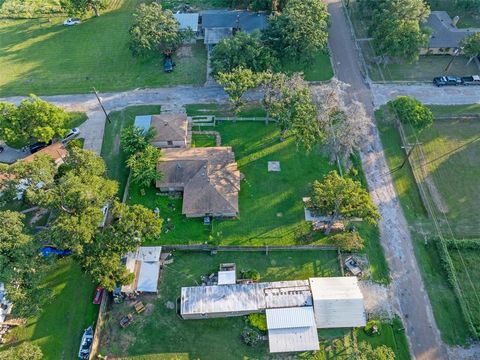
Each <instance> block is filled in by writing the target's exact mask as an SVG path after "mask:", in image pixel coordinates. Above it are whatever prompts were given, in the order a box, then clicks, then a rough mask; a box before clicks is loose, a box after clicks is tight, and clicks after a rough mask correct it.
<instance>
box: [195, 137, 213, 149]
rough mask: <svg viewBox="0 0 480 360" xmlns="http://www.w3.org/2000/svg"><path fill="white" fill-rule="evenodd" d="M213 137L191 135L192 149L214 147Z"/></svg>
mask: <svg viewBox="0 0 480 360" xmlns="http://www.w3.org/2000/svg"><path fill="white" fill-rule="evenodd" d="M215 145H216V142H215V136H213V135H204V134H193V135H192V147H211V146H215Z"/></svg>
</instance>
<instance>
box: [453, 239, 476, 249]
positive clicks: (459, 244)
mask: <svg viewBox="0 0 480 360" xmlns="http://www.w3.org/2000/svg"><path fill="white" fill-rule="evenodd" d="M445 242H446V244H447V248H448V249H449V250H456V249H459V250H480V239H462V240H457V239H448V240H446V241H445Z"/></svg>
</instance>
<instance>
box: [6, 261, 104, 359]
mask: <svg viewBox="0 0 480 360" xmlns="http://www.w3.org/2000/svg"><path fill="white" fill-rule="evenodd" d="M43 286H45V287H48V288H51V289H52V290H53V298H52V300H51V301H50V302H49V303H47V304H46V305H45V306H44V308H43V311H42V312H41V313H40V315H38V316H36V317H35V318H32V319H29V320H28V323H27V325H26V326H25V327H17V328H15V329H14V330H13V331H12V332H11V334H10V335H9V336H10V338H9V339H10V340H11V341H15V342H21V341H31V342H33V343H35V344H37V345H39V346H40V347H41V349H42V351H43V355H44V359H46V360H58V359H75V358H76V357H77V353H78V348H79V346H80V340H81V337H82V333H83V330H84V329H85V328H86V327H88V326H89V325H92V324H93V322H94V321H95V320H96V316H97V311H98V305H93V304H92V298H93V292H94V288H95V287H94V285H93V283H92V282H91V280H90V279H89V278H88V277H87V276H86V275H85V274H84V273H83V272H82V271H81V270H80V267H79V266H78V265H76V264H75V263H74V262H73V260H72V259H62V260H58V261H57V263H56V264H54V265H53V269H52V270H51V272H50V274H49V275H48V277H47V278H46V281H45V283H44V284H43Z"/></svg>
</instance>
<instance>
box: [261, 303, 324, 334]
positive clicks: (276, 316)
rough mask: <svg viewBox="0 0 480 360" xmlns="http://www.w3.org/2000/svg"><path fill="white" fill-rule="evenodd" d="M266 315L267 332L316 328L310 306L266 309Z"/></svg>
mask: <svg viewBox="0 0 480 360" xmlns="http://www.w3.org/2000/svg"><path fill="white" fill-rule="evenodd" d="M266 315H267V328H268V330H270V329H285V328H301V327H310V326H313V327H315V326H316V324H315V315H314V313H313V307H312V306H303V307H293V308H282V309H267V310H266Z"/></svg>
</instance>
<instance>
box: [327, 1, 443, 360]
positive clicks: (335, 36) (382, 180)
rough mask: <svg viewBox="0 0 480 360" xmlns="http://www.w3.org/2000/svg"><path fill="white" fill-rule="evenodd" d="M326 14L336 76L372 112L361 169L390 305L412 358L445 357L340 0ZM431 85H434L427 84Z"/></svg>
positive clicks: (333, 3)
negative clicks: (376, 214) (375, 211)
mask: <svg viewBox="0 0 480 360" xmlns="http://www.w3.org/2000/svg"><path fill="white" fill-rule="evenodd" d="M326 2H327V3H328V9H329V12H330V14H331V20H332V26H331V28H330V37H329V44H330V48H331V52H332V60H333V64H334V68H335V73H336V76H337V77H338V79H339V80H341V81H343V82H346V83H348V84H350V88H349V89H348V90H347V91H348V92H349V94H350V95H351V98H352V99H356V100H358V101H361V102H362V103H363V104H364V105H365V107H366V110H367V113H368V114H369V115H370V116H371V117H372V134H373V139H372V141H371V143H370V144H367V146H366V148H365V149H364V150H363V151H362V152H361V157H362V162H363V169H364V171H365V175H366V177H367V181H368V186H369V190H370V193H371V195H372V198H373V200H374V201H375V203H376V204H377V206H378V208H379V211H380V213H381V216H382V218H381V220H380V222H379V227H380V234H381V242H382V246H383V248H384V251H385V255H386V258H387V262H388V265H389V267H390V274H391V278H392V288H393V293H394V306H395V308H396V310H397V312H398V313H399V314H400V315H401V317H402V319H403V322H404V324H405V330H406V334H407V337H408V340H409V344H410V350H411V352H412V355H413V356H414V357H415V358H416V359H418V360H432V359H436V360H440V359H447V358H448V357H447V354H446V348H445V346H444V344H443V342H442V340H441V337H440V333H439V331H438V328H437V326H436V323H435V319H434V317H433V312H432V308H431V305H430V301H429V299H428V295H427V293H426V291H425V287H424V285H423V281H422V277H421V274H420V270H419V268H418V265H417V262H416V259H415V254H414V251H413V246H412V239H411V236H410V232H409V230H408V225H407V221H406V220H405V216H404V215H403V212H402V208H401V207H400V203H399V201H398V197H397V194H396V193H395V189H394V186H393V182H392V178H391V176H390V175H389V168H388V165H387V162H386V159H385V155H384V153H383V148H382V143H381V141H380V137H379V135H378V131H377V128H376V126H375V123H374V122H373V103H372V100H373V98H372V92H371V91H370V88H369V86H368V84H367V83H366V81H365V79H364V78H363V77H362V74H361V71H360V69H361V65H360V60H359V54H358V53H357V50H356V46H355V42H354V40H353V38H352V35H351V30H350V26H349V24H348V22H347V18H346V17H345V15H344V12H343V9H342V2H341V0H326ZM432 90H436V89H432Z"/></svg>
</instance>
